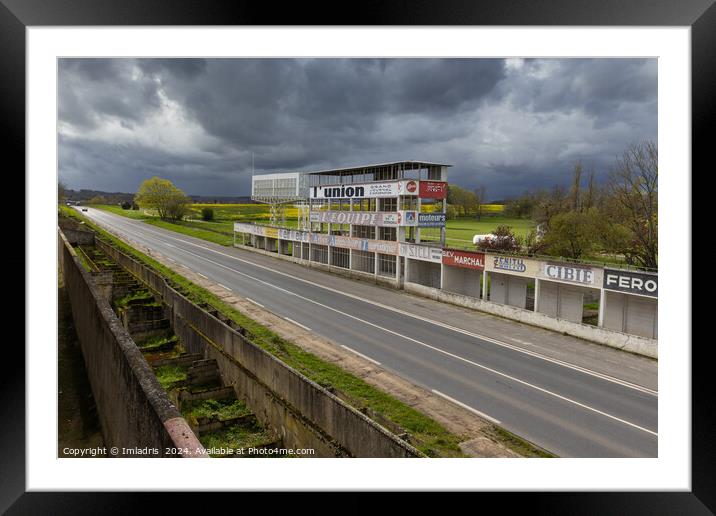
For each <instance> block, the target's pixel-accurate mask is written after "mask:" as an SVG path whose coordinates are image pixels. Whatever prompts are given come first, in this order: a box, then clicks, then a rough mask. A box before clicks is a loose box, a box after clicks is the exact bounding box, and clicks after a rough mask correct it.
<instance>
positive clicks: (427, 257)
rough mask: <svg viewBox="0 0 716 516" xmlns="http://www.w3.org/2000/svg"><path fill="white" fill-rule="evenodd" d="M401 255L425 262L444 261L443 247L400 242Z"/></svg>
mask: <svg viewBox="0 0 716 516" xmlns="http://www.w3.org/2000/svg"><path fill="white" fill-rule="evenodd" d="M400 256H405V257H406V258H411V259H413V260H422V261H424V262H433V263H440V262H442V249H440V248H439V247H428V246H425V245H415V244H400Z"/></svg>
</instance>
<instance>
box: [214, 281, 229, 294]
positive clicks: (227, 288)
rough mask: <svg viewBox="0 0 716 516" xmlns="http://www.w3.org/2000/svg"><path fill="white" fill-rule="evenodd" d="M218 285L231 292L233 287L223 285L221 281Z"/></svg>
mask: <svg viewBox="0 0 716 516" xmlns="http://www.w3.org/2000/svg"><path fill="white" fill-rule="evenodd" d="M217 285H219V286H220V287H221V288H225V289H226V290H228V291H229V292H231V289H230V288H229V287H227V286H226V285H222V284H221V283H217Z"/></svg>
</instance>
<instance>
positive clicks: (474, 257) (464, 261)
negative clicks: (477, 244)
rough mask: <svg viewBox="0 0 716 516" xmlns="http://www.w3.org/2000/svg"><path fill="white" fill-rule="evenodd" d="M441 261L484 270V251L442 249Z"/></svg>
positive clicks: (455, 265)
mask: <svg viewBox="0 0 716 516" xmlns="http://www.w3.org/2000/svg"><path fill="white" fill-rule="evenodd" d="M442 262H443V264H444V265H450V266H453V267H464V268H465V269H477V270H478V271H482V270H485V253H474V252H472V251H458V250H457V249H443V252H442Z"/></svg>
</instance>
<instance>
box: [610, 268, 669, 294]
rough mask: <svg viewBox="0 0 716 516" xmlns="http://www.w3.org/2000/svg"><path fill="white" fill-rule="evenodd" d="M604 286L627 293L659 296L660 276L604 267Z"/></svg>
mask: <svg viewBox="0 0 716 516" xmlns="http://www.w3.org/2000/svg"><path fill="white" fill-rule="evenodd" d="M604 288H605V289H607V290H615V291H617V292H626V293H627V294H638V295H641V296H649V297H659V277H658V276H657V275H656V274H648V273H646V272H636V271H623V270H617V269H604Z"/></svg>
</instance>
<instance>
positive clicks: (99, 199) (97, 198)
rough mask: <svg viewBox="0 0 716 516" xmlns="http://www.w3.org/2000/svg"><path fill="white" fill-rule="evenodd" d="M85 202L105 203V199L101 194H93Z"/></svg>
mask: <svg viewBox="0 0 716 516" xmlns="http://www.w3.org/2000/svg"><path fill="white" fill-rule="evenodd" d="M87 204H107V199H106V198H105V197H104V196H102V195H95V196H94V197H92V198H91V199H90V200H89V201H87Z"/></svg>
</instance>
